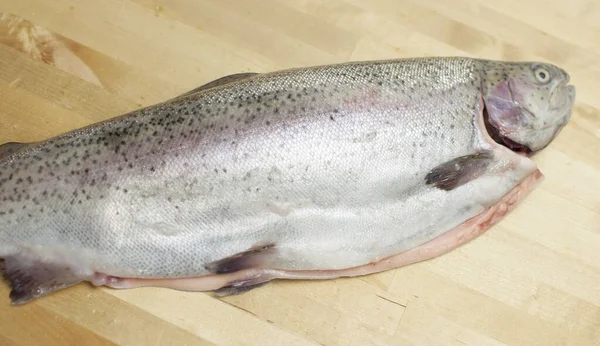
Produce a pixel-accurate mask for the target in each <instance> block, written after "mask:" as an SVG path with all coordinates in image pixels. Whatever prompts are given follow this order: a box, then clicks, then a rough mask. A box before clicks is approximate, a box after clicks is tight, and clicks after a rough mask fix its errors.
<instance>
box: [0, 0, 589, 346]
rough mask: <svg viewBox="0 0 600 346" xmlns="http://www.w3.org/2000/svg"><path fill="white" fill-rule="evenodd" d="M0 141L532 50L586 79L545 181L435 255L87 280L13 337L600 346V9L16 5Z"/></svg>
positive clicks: (3, 54)
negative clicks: (360, 268)
mask: <svg viewBox="0 0 600 346" xmlns="http://www.w3.org/2000/svg"><path fill="white" fill-rule="evenodd" d="M0 11H1V12H3V13H4V15H3V16H2V18H1V21H0V43H1V44H0V142H6V141H35V140H40V139H44V138H47V137H49V136H52V135H56V134H59V133H61V132H63V131H67V130H70V129H73V128H76V127H80V126H83V125H86V124H90V123H92V122H96V121H99V120H102V119H106V118H109V117H113V116H116V115H118V114H121V113H123V112H125V111H128V110H132V109H135V108H138V107H141V106H145V105H150V104H153V103H156V102H160V101H164V100H166V99H168V98H170V97H172V96H175V95H177V94H179V93H182V92H185V91H187V90H189V89H192V88H194V87H197V86H199V85H201V84H203V83H206V82H208V81H210V80H213V79H215V78H218V77H221V76H224V75H227V74H231V73H238V72H244V71H256V72H265V71H271V70H275V69H280V68H288V67H296V66H308V65H316V64H325V63H336V62H345V61H349V60H366V59H379V58H384V59H387V58H395V57H409V56H425V55H428V56H431V55H468V56H474V57H486V58H494V59H510V60H514V59H519V60H523V59H536V60H543V61H549V62H552V63H556V64H559V65H560V66H562V67H564V68H565V69H567V70H568V71H569V72H570V73H571V75H572V81H573V83H574V84H575V85H576V86H577V93H578V94H577V95H578V97H577V100H578V102H577V106H576V109H575V112H574V114H573V119H572V121H571V123H570V124H569V125H568V126H567V127H566V128H565V130H564V131H563V132H562V134H561V135H560V137H559V138H558V139H557V140H556V141H555V142H554V143H553V144H552V145H551V146H550V147H549V148H548V149H546V150H545V151H544V152H543V153H542V154H540V155H539V156H537V157H535V161H536V162H538V164H539V166H540V168H541V170H542V171H543V172H544V174H545V175H546V180H545V181H544V183H543V184H542V185H541V187H539V188H538V189H537V190H536V191H535V192H534V193H533V194H532V195H531V196H530V197H529V198H528V199H527V200H526V202H524V203H523V204H522V205H521V206H520V208H518V209H517V210H516V211H515V212H513V213H512V214H511V215H510V216H509V217H508V218H507V219H505V220H504V221H503V222H502V223H501V224H500V225H498V226H497V227H494V228H493V229H492V230H490V231H489V232H487V233H486V234H485V235H483V236H482V237H480V238H478V239H476V240H475V241H473V242H472V243H469V244H468V245H466V246H463V247H462V248H460V249H458V250H456V251H453V252H452V253H450V254H448V255H445V256H443V257H440V258H437V259H435V260H432V261H428V262H425V263H420V264H417V265H412V266H409V267H405V268H402V269H399V270H395V271H390V272H385V273H381V274H377V275H372V276H368V277H362V278H355V279H342V280H333V281H323V282H275V283H272V284H269V285H267V286H265V287H263V288H261V289H258V290H254V291H251V292H249V293H247V294H244V295H241V296H234V297H228V298H225V299H216V298H213V297H212V296H211V295H210V294H205V293H183V292H177V291H170V290H165V289H153V288H145V289H137V290H125V291H117V290H110V289H99V288H92V287H90V286H89V285H86V284H81V285H78V286H75V287H73V288H70V289H67V290H63V291H60V292H58V293H56V294H53V295H51V296H48V297H46V298H44V299H40V300H38V301H36V302H34V303H32V304H28V305H25V306H22V307H10V306H9V300H8V288H7V286H6V285H5V284H4V283H3V284H2V285H0V345H45V346H53V345H113V344H118V345H201V344H219V345H242V344H243V345H317V344H324V345H371V344H374V345H432V344H440V345H458V344H468V345H503V344H507V345H565V344H568V345H594V344H595V345H600V155H599V152H600V111H599V109H600V97H599V95H600V94H599V90H600V45H599V44H598V43H599V42H600V4H599V3H598V2H595V1H593V0H572V1H568V2H565V1H559V0H550V1H541V0H530V1H518V0H504V1H484V0H475V1H467V0H452V1H448V0H421V1H418V0H413V1H404V0H369V1H363V0H342V1H318V0H277V1H267V0H218V1H217V0H213V1H209V0H193V1H192V0H190V1H184V0H174V1H167V0H127V1H117V0H102V1H92V0H53V1H47V0H2V2H1V3H0Z"/></svg>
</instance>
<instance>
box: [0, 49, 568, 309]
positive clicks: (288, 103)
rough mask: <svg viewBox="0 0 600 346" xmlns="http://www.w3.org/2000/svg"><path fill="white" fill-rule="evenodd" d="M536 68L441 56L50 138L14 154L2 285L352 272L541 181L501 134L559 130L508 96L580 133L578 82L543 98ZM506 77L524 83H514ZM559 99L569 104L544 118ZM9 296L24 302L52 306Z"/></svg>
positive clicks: (313, 70) (249, 79)
mask: <svg viewBox="0 0 600 346" xmlns="http://www.w3.org/2000/svg"><path fill="white" fill-rule="evenodd" d="M532 66H538V63H535V64H533V63H524V62H521V63H517V62H495V61H485V60H477V59H470V58H464V57H439V58H413V59H398V60H387V61H366V62H352V63H344V64H337V65H328V66H317V67H309V68H295V69H290V70H285V71H277V72H272V73H263V74H239V75H232V76H230V77H225V78H223V79H220V80H216V81H214V82H212V83H209V84H207V85H205V86H202V87H200V88H198V89H195V90H192V91H190V92H189V93H186V94H184V95H181V96H179V97H176V98H174V99H171V100H168V101H166V102H164V103H161V104H157V105H153V106H150V107H146V108H143V109H140V110H136V111H134V112H131V113H128V114H125V115H122V116H119V117H116V118H113V119H109V120H106V121H104V122H101V123H97V124H93V125H90V126H88V127H85V128H82V129H78V130H74V131H71V132H68V133H65V134H62V135H59V136H57V137H54V138H51V139H48V140H44V141H40V142H37V143H28V144H14V143H11V144H10V145H9V146H3V147H2V148H3V149H2V150H0V153H2V158H1V159H0V196H1V198H2V203H1V204H0V257H3V258H6V259H7V264H8V265H9V270H8V275H6V276H8V279H9V281H11V280H10V278H11V277H14V275H16V274H14V271H11V270H10V268H18V269H19V273H28V272H34V271H33V268H34V267H35V268H39V267H40V266H41V267H44V266H48V267H52V268H54V267H56V266H61V267H63V268H67V269H63V271H62V272H61V271H60V270H57V274H56V275H55V276H56V277H58V281H59V282H60V281H61V280H60V277H61V275H62V276H63V277H66V278H68V279H69V280H70V281H73V280H75V281H76V282H77V281H83V280H88V281H94V280H96V281H98V280H99V281H98V282H100V284H103V283H108V284H109V285H111V283H113V284H112V286H114V287H116V286H118V285H116V284H114V283H115V282H121V281H118V280H121V279H124V280H126V278H130V279H135V278H137V279H149V280H151V279H178V278H199V277H203V276H206V277H213V276H214V274H215V272H214V271H213V270H212V269H211V268H218V266H216V267H215V266H214V265H213V264H214V263H225V264H226V267H227V268H235V269H237V270H236V271H235V272H237V273H239V275H240V277H241V276H242V273H246V272H244V270H249V269H252V270H254V272H252V275H253V276H252V278H254V279H256V278H257V277H261V274H260V273H261V272H260V271H257V270H259V269H261V270H268V269H276V270H280V271H282V272H281V273H285V271H294V270H301V271H313V272H314V273H318V272H319V271H331V270H345V269H348V268H352V267H360V266H362V265H366V264H369V263H375V262H377V261H379V260H381V259H383V258H386V257H390V256H394V255H397V254H400V253H403V252H407V251H409V250H411V249H415V248H418V247H419V246H421V245H422V244H424V243H427V242H428V241H432V240H434V239H437V237H440V236H442V235H444V234H446V233H448V232H449V231H450V230H452V229H454V228H456V227H460V226H461V225H462V224H464V223H465V222H467V221H468V220H470V219H472V218H474V217H476V216H478V215H480V214H482V213H484V212H485V211H486V210H488V209H489V208H492V207H494V206H496V205H497V204H498V203H500V201H501V200H502V199H503V198H504V197H505V196H507V195H508V194H509V193H510V192H511V191H513V189H515V187H516V186H518V185H519V184H520V183H522V182H523V181H525V180H526V179H527V177H529V176H531V175H532V174H533V173H534V172H535V170H536V168H535V164H533V162H532V161H531V160H530V159H528V158H527V157H526V155H518V154H516V153H514V152H512V151H510V150H509V149H507V146H508V145H509V144H507V143H511V144H510V145H513V146H515V145H517V144H518V143H519V142H516V141H515V139H511V138H509V132H508V131H504V127H503V126H509V125H510V126H521V127H522V129H523V131H521V132H523V133H527V136H528V137H527V138H534V139H536V138H537V137H540V140H539V141H541V142H543V143H542V144H541V145H542V146H545V145H547V144H548V138H547V134H545V132H543V131H545V130H543V129H542V130H539V129H537V128H536V127H535V126H536V125H537V124H535V123H534V122H532V121H529V122H527V123H523V124H516V125H515V124H514V123H515V122H516V121H517V120H519V121H520V119H521V118H517V117H516V116H515V112H516V111H515V109H521V108H518V107H521V106H519V105H518V104H517V103H515V102H513V103H510V101H511V100H508V99H506V97H505V94H506V93H507V90H508V88H512V89H510V91H511V92H512V93H514V94H515V95H517V97H522V98H523V99H524V100H527V101H528V102H527V103H528V104H529V107H530V108H531V107H533V106H532V105H536V106H539V107H540V111H538V112H536V113H537V115H538V117H541V118H544V123H545V124H548V123H552V124H555V127H556V129H554V130H555V133H554V135H553V136H555V135H556V134H557V133H558V131H559V129H560V128H561V127H562V126H564V124H565V123H566V121H567V120H568V117H569V115H570V109H571V107H572V102H573V98H574V89H573V90H571V89H572V87H571V86H569V87H567V86H566V84H565V79H568V75H567V74H566V72H564V71H562V70H560V69H559V68H558V67H554V66H551V65H543V66H544V68H545V69H547V71H550V72H548V73H552V75H553V76H555V77H554V78H555V79H554V82H553V84H551V85H550V84H544V85H543V86H538V87H533V85H534V84H532V83H534V82H532V80H533V81H535V79H532V78H541V77H540V76H541V74H540V75H535V73H537V72H535V73H532ZM533 71H538V70H537V69H536V68H535V67H534V68H533ZM544 71H546V70H544ZM508 77H511V78H515V80H516V81H520V82H519V83H521V84H519V83H517V82H513V83H512V85H506V81H507V80H509V79H508ZM561 83H562V84H561ZM503 88H504V89H503ZM519 88H520V89H519ZM525 91H526V92H525ZM544 93H545V94H544ZM550 93H552V95H546V94H550ZM541 94H544V95H545V101H544V96H540V95H541ZM556 94H558V96H557V95H556ZM502 97H504V98H502ZM488 99H489V100H492V101H493V103H492V104H493V107H488V106H487V100H488ZM492 101H490V102H492ZM550 102H555V103H560V102H562V104H560V105H558V106H557V105H556V104H553V105H552V106H553V108H552V109H554V111H552V110H549V108H548V107H546V108H545V109H544V106H545V105H547V104H549V103H550ZM507 105H508V106H507ZM509 106H510V107H512V108H509ZM503 107H504V108H503ZM530 108H529V109H527V110H523V112H525V111H527V112H529V113H531V112H532V111H531V109H530ZM509 112H510V113H509ZM484 113H485V115H486V116H484ZM488 113H489V114H488ZM505 114H508V115H510V116H511V117H508V116H507V115H505ZM488 118H489V119H490V121H491V122H493V125H492V126H493V129H494V131H495V132H494V136H495V137H496V138H494V139H495V140H496V142H494V141H493V140H492V138H491V137H490V135H489V134H488V129H490V127H489V125H488V124H487V122H486V121H487V119H488ZM505 118H506V119H508V120H506V121H504V120H503V119H505ZM486 126H487V128H486ZM521 132H519V133H521ZM513 133H514V131H513V132H510V135H511V136H512V134H513ZM538 133H541V134H540V135H539V136H538V135H537V134H538ZM536 136H537V137H536ZM552 138H553V137H552ZM552 138H550V140H551V139H552ZM499 141H500V142H501V141H505V142H501V143H500V142H499ZM529 142H531V140H530V141H529ZM529 142H528V144H527V145H528V146H527V148H530V147H531V148H534V146H533V144H535V145H538V143H537V142H535V143H534V142H531V143H533V144H531V143H529ZM481 152H484V153H492V154H489V155H488V154H483V155H479V154H478V153H481ZM448 163H450V164H448ZM453 170H456V172H454V171H453ZM432 172H434V173H435V174H433V175H432ZM431 177H434V178H431ZM428 179H429V180H428ZM261 244H262V245H261ZM264 244H268V246H266V247H264ZM257 247H258V248H261V249H263V250H261V251H253V250H249V249H256V248H257ZM232 256H233V257H232ZM227 259H229V260H228V261H229V262H227V261H225V260H227ZM220 261H225V262H220ZM24 263H28V264H27V265H25V264H24ZM31 263H35V265H33V264H31ZM21 267H23V268H21ZM65 270H66V271H67V272H68V273H65V272H64V271H65ZM221 272H222V270H221ZM61 273H62V274H61ZM265 273H266V271H265V272H264V273H262V275H263V276H262V277H265V275H266V274H265ZM234 274H235V273H234ZM244 275H246V274H244ZM248 275H250V274H248ZM281 275H283V274H281ZM281 275H280V276H281ZM311 275H317V274H311ZM317 276H318V275H317ZM36 277H37V279H36ZM220 277H222V278H225V277H226V276H220ZM74 278H75V279H74ZM97 278H100V279H97ZM106 278H113V279H106ZM55 279H56V278H55ZM254 279H253V280H254ZM270 279H272V277H271V278H270ZM270 279H269V280H270ZM69 280H64V281H69ZM103 280H104V281H103ZM111 280H112V281H111ZM115 280H116V281H115ZM236 280H237V279H236ZM245 280H246V281H244V280H242V281H243V282H246V283H248V282H251V284H243V285H242V286H244V287H246V286H247V287H252V286H253V285H256V284H257V283H256V282H255V281H256V280H254V281H252V280H250V281H248V280H249V279H245ZM25 281H26V282H29V281H31V282H33V283H32V285H38V286H40V287H42V290H41V291H40V292H42V291H43V292H42V293H40V294H45V293H44V292H50V291H52V290H54V289H57V287H47V286H48V285H47V284H46V285H44V280H41V279H39V275H38V276H36V275H33V274H32V275H30V276H29V277H28V280H25ZM55 281H56V280H55ZM238 281H239V280H238ZM259 281H260V280H259ZM267 281H268V280H267ZM40 282H41V283H40ZM76 282H71V284H72V283H76ZM125 282H127V281H125ZM236 282H237V281H236ZM67 283H68V282H65V284H67ZM225 283H226V284H227V282H225ZM12 284H13V291H14V292H17V293H15V295H17V296H19V298H18V299H17V298H15V299H13V301H15V300H17V301H18V300H30V299H33V298H34V297H37V296H39V295H40V294H38V295H35V294H32V293H30V292H27V290H26V289H19V287H16V288H15V287H14V286H15V284H14V280H12ZM202 285H203V283H202V284H200V285H197V286H196V288H197V289H198V290H200V288H201V287H204V286H202ZM164 286H165V287H166V286H168V285H167V284H165V285H164ZM61 287H62V286H61ZM214 288H215V289H217V288H219V287H214Z"/></svg>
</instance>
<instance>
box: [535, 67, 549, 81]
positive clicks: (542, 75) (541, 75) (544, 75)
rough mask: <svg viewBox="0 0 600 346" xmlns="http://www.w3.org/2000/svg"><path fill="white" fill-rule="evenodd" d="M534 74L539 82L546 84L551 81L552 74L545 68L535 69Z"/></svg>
mask: <svg viewBox="0 0 600 346" xmlns="http://www.w3.org/2000/svg"><path fill="white" fill-rule="evenodd" d="M533 74H534V75H535V78H536V79H537V81H538V82H540V83H543V84H545V83H548V82H549V81H550V72H549V71H548V70H547V69H545V68H543V67H536V68H534V70H533Z"/></svg>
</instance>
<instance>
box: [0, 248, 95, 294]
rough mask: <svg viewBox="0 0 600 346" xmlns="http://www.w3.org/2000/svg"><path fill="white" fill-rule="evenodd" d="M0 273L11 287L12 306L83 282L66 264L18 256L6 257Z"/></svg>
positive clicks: (83, 278) (82, 278) (0, 267)
mask: <svg viewBox="0 0 600 346" xmlns="http://www.w3.org/2000/svg"><path fill="white" fill-rule="evenodd" d="M0 272H1V273H2V275H3V276H4V278H5V279H6V281H8V283H9V284H10V286H11V289H12V290H11V292H10V299H11V302H12V304H13V305H20V304H25V303H27V302H29V301H31V300H34V299H36V298H39V297H41V296H44V295H47V294H49V293H51V292H54V291H56V290H59V289H62V288H66V287H69V286H72V285H74V284H77V283H79V282H81V281H83V280H85V277H82V275H80V274H77V273H75V272H74V271H73V270H72V269H71V268H70V267H69V266H68V265H66V264H57V263H47V262H42V261H39V260H32V259H29V258H26V257H23V256H19V255H15V256H7V257H6V258H5V259H4V262H3V263H1V266H0Z"/></svg>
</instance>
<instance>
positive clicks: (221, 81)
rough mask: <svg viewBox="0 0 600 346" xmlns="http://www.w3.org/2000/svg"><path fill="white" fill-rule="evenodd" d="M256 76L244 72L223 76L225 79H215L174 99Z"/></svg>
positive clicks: (254, 73)
mask: <svg viewBox="0 0 600 346" xmlns="http://www.w3.org/2000/svg"><path fill="white" fill-rule="evenodd" d="M257 74H258V73H256V72H244V73H236V74H231V75H228V76H225V77H221V78H219V79H215V80H214V81H212V82H208V83H206V84H204V85H202V86H199V87H197V88H195V89H192V90H190V91H188V92H186V93H184V94H181V95H179V96H177V97H176V98H180V97H184V96H188V95H192V94H195V93H197V92H198V91H202V90H207V89H210V88H214V87H217V86H221V85H225V84H229V83H232V82H236V81H239V80H242V79H246V78H250V77H252V76H255V75H257Z"/></svg>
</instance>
